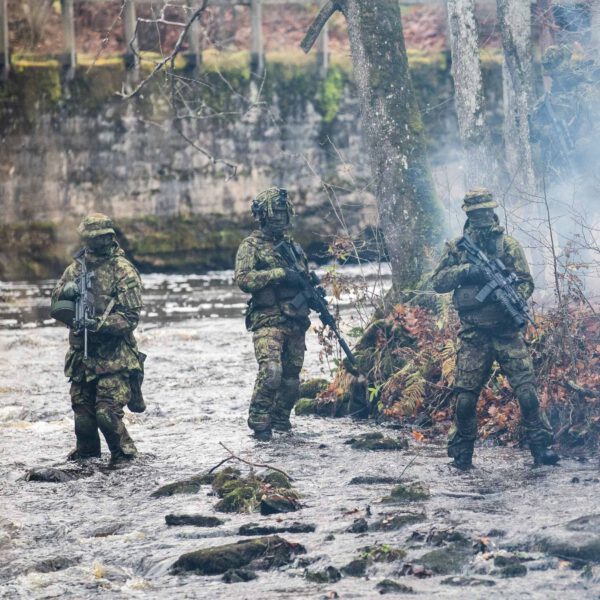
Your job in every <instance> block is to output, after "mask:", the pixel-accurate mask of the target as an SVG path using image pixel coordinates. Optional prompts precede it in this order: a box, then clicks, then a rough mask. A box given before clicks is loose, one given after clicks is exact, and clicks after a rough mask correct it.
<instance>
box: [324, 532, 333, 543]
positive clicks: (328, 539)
mask: <svg viewBox="0 0 600 600" xmlns="http://www.w3.org/2000/svg"><path fill="white" fill-rule="evenodd" d="M333 540H335V535H333V533H330V534H329V535H326V536H325V541H326V542H333Z"/></svg>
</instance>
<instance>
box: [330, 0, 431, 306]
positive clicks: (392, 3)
mask: <svg viewBox="0 0 600 600" xmlns="http://www.w3.org/2000/svg"><path fill="white" fill-rule="evenodd" d="M339 4H340V5H341V8H342V10H343V12H344V14H345V16H346V19H347V21H348V34H349V37H350V47H351V51H352V61H353V65H354V74H355V79H356V84H357V87H358V93H359V97H360V101H361V105H362V119H363V125H364V129H365V133H366V139H367V143H368V146H369V150H370V154H371V170H372V175H373V179H374V183H375V192H376V195H377V202H378V209H379V220H380V224H381V228H382V231H383V234H384V236H385V241H386V246H387V251H388V254H389V258H390V263H391V267H392V281H393V285H394V290H395V292H396V295H397V297H401V295H402V292H404V291H409V290H411V289H414V288H415V286H416V285H417V284H418V283H419V280H420V279H421V277H422V275H423V273H424V272H425V271H426V270H427V269H428V266H429V265H428V260H427V257H428V249H430V248H431V247H433V246H435V245H436V244H437V243H438V241H439V238H440V235H441V225H440V224H441V211H440V206H439V204H438V200H437V197H436V193H435V190H434V186H433V180H432V178H431V172H430V168H429V164H428V161H427V151H426V144H425V137H424V132H423V123H422V120H421V113H420V111H419V107H418V105H417V101H416V97H415V93H414V89H413V85H412V81H411V78H410V73H409V71H408V59H407V55H406V47H405V45H404V36H403V32H402V23H401V20H400V6H399V3H398V0H343V1H342V2H340V3H339Z"/></svg>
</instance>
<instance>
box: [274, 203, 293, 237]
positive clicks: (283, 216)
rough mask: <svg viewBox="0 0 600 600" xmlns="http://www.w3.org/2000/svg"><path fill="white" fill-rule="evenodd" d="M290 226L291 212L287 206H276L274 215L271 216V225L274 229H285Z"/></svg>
mask: <svg viewBox="0 0 600 600" xmlns="http://www.w3.org/2000/svg"><path fill="white" fill-rule="evenodd" d="M289 226H290V213H289V211H288V209H287V207H285V208H283V209H280V208H276V209H275V210H274V211H273V216H272V217H269V227H271V229H273V230H279V231H283V230H284V229H287V228H288V227H289Z"/></svg>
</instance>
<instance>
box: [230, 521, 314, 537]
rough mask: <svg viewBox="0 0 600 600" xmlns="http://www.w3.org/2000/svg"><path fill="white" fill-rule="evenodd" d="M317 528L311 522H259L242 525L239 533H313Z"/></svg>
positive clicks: (245, 534) (248, 534)
mask: <svg viewBox="0 0 600 600" xmlns="http://www.w3.org/2000/svg"><path fill="white" fill-rule="evenodd" d="M316 530H317V527H316V525H312V524H310V523H297V522H294V523H291V524H290V525H282V526H280V527H278V526H275V525H259V524H258V523H248V524H246V525H242V526H241V527H240V528H239V530H238V534H239V535H244V536H252V535H272V534H274V533H313V532H314V531H316Z"/></svg>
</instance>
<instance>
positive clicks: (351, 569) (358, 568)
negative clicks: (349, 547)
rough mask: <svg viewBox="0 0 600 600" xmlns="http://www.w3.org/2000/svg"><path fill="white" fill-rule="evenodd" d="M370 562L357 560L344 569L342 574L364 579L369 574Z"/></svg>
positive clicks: (364, 559) (362, 559)
mask: <svg viewBox="0 0 600 600" xmlns="http://www.w3.org/2000/svg"><path fill="white" fill-rule="evenodd" d="M368 566H369V561H368V560H367V559H366V558H357V559H355V560H352V561H350V562H349V563H348V564H347V565H346V566H345V567H342V573H343V574H344V575H348V576H349V577H364V576H365V575H366V574H367V567H368Z"/></svg>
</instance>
